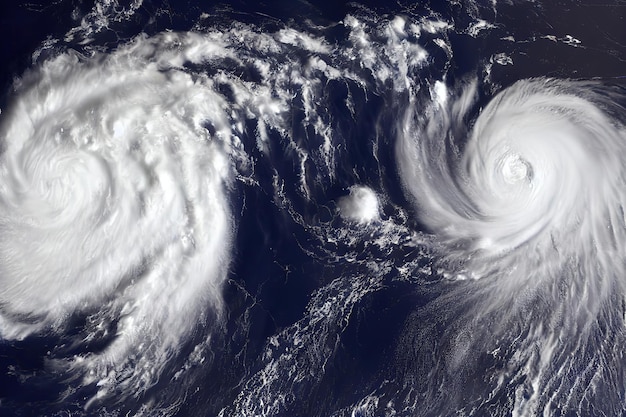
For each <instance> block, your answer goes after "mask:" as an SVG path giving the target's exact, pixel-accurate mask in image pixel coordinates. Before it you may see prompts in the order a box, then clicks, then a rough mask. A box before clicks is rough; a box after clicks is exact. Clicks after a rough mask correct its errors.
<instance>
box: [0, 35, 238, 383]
mask: <svg viewBox="0 0 626 417" xmlns="http://www.w3.org/2000/svg"><path fill="white" fill-rule="evenodd" d="M168 39H169V38H166V39H157V40H154V42H155V43H154V44H152V43H150V42H145V41H144V40H142V39H139V40H138V41H137V43H135V44H131V45H130V46H129V47H128V49H120V50H119V51H117V52H115V53H113V54H111V55H109V56H101V57H98V56H96V57H94V58H90V59H85V58H82V57H80V56H78V55H77V54H74V53H71V52H70V53H64V54H61V55H59V56H58V57H56V58H54V59H51V60H49V61H47V62H46V63H45V64H44V65H43V66H42V67H41V68H40V69H38V70H36V71H33V72H31V73H29V74H27V75H26V76H25V77H24V78H23V79H22V80H20V82H19V83H18V86H17V93H18V94H16V97H17V98H16V99H15V101H14V102H13V103H12V105H11V107H10V110H9V111H8V112H6V113H3V117H5V120H4V121H3V125H2V126H3V127H2V132H1V138H2V144H3V149H2V156H1V161H0V177H1V178H0V184H1V185H0V227H1V228H2V233H1V236H0V260H1V262H0V264H1V265H2V270H1V271H0V280H1V283H0V285H1V286H2V288H3V291H2V292H0V297H1V298H0V332H1V335H2V337H3V338H5V339H22V338H24V337H26V336H28V335H29V334H32V333H34V332H44V331H46V332H48V331H51V332H56V331H57V330H61V331H62V329H63V326H64V325H65V323H66V322H67V320H68V318H70V316H72V315H76V314H82V315H87V316H88V317H89V319H88V323H89V326H88V328H87V331H86V334H85V335H84V342H88V341H89V340H91V339H95V338H98V337H103V336H105V335H106V332H107V331H116V333H117V335H116V337H115V338H114V340H113V341H112V342H111V343H110V344H108V346H107V347H106V349H105V350H104V351H102V352H94V353H92V354H90V355H88V356H84V355H83V356H80V357H76V358H75V359H74V360H73V361H72V362H73V366H78V367H80V368H83V369H85V370H88V371H89V372H88V373H87V374H86V375H89V380H90V381H94V382H98V386H100V387H101V392H100V393H101V394H106V390H107V389H108V388H107V387H110V386H113V385H114V383H121V384H122V386H126V387H127V388H130V390H129V392H132V393H134V394H137V393H138V392H140V391H141V390H142V389H145V388H148V387H149V386H150V385H151V384H154V383H155V381H156V379H157V378H158V375H159V373H160V372H161V368H162V367H163V366H164V364H165V363H166V360H167V358H168V357H171V356H172V355H174V354H176V350H177V349H178V346H179V345H180V343H181V340H184V339H181V338H182V337H183V336H185V335H187V334H188V333H190V332H191V331H192V330H193V329H196V328H197V326H198V324H199V322H201V321H202V320H205V321H206V320H207V317H211V316H212V317H215V318H216V319H217V318H219V314H220V313H219V312H220V303H221V295H220V291H221V290H220V288H221V284H222V282H223V280H224V278H225V275H226V268H227V265H228V258H229V247H230V236H231V233H232V225H231V223H232V222H231V219H230V215H229V208H228V202H227V201H228V200H227V195H226V190H227V187H228V184H229V178H230V177H231V168H230V167H229V165H230V164H229V162H228V159H227V155H226V151H225V149H226V148H227V146H226V145H225V141H220V140H218V139H219V136H220V135H222V136H223V137H226V136H227V135H225V134H224V132H227V127H228V125H227V124H226V116H225V115H224V112H223V110H222V108H223V106H222V103H221V99H220V98H219V97H218V96H217V95H215V94H214V93H213V92H212V91H211V89H209V88H207V87H206V86H204V85H203V84H202V81H201V80H199V79H194V78H193V77H192V76H191V75H189V74H187V73H185V72H183V71H179V70H177V69H176V68H174V67H175V65H174V64H172V63H171V62H168V61H167V56H166V55H165V54H163V53H162V52H161V53H160V54H159V55H158V58H159V59H156V58H155V55H154V53H155V52H154V51H155V44H159V45H161V46H163V47H164V48H166V49H167V47H168ZM206 124H210V125H211V126H213V127H214V129H215V132H216V133H215V135H213V136H211V135H210V134H209V131H208V129H206V127H205V125H206ZM225 126H226V127H225ZM113 324H114V325H115V327H112V325H113ZM209 324H210V323H209ZM129 361H130V362H132V363H133V365H132V366H126V363H127V362H129ZM116 386H117V385H116Z"/></svg>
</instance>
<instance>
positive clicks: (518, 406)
mask: <svg viewBox="0 0 626 417" xmlns="http://www.w3.org/2000/svg"><path fill="white" fill-rule="evenodd" d="M475 94H476V85H475V83H471V82H470V83H467V84H466V85H464V86H463V87H462V89H461V91H460V92H459V93H458V94H457V95H456V96H454V95H452V93H449V92H448V91H447V90H446V89H445V88H443V87H440V88H438V89H436V100H435V101H434V102H433V104H432V106H431V108H430V109H429V110H428V111H427V112H425V113H422V114H420V115H416V114H413V113H411V112H409V114H408V115H407V117H406V119H405V120H404V121H403V123H402V125H401V132H402V133H401V135H402V141H400V142H399V145H398V155H399V157H400V158H401V164H402V165H401V166H402V172H403V180H404V184H405V188H406V190H407V192H409V194H410V195H411V197H412V199H413V200H414V204H415V206H416V208H417V210H418V211H419V212H420V219H421V220H422V222H423V223H424V224H425V225H426V226H427V227H428V228H429V229H430V230H432V231H433V232H435V233H436V234H437V236H438V237H439V238H440V239H441V244H442V245H443V247H444V248H445V249H443V250H444V251H445V254H444V255H443V258H444V259H445V260H446V261H445V263H446V264H447V265H450V266H453V268H451V269H449V272H448V273H447V275H448V276H447V278H448V279H451V280H472V281H475V283H476V285H474V286H473V288H472V289H471V290H468V289H465V291H468V292H469V294H468V295H470V296H471V298H475V299H474V300H473V303H475V305H474V306H472V307H471V308H472V309H473V310H474V309H475V310H476V315H475V316H474V317H483V316H487V317H489V319H488V321H487V323H488V324H485V323H482V324H481V326H484V328H483V329H476V330H475V331H474V332H473V333H474V334H473V335H472V336H469V337H468V338H466V339H465V340H464V341H463V344H462V346H463V349H462V350H461V351H460V352H458V353H457V354H458V355H459V356H460V357H463V356H465V355H466V354H467V352H466V350H467V349H470V345H471V344H473V343H477V344H478V345H479V346H481V347H482V348H483V349H484V350H485V351H489V350H491V351H492V352H497V351H499V350H500V347H499V346H493V338H494V335H496V337H503V336H504V335H508V334H509V333H515V332H525V333H526V334H524V338H525V339H526V340H525V341H524V342H523V343H520V344H519V346H517V347H516V349H517V351H516V352H515V354H514V358H515V359H514V360H515V362H516V363H521V364H523V368H521V369H520V370H518V371H517V372H520V373H521V374H522V375H524V377H525V378H528V379H529V385H528V386H527V387H525V388H522V387H519V388H518V391H517V395H516V397H515V404H514V408H513V415H538V414H541V413H544V414H545V412H548V413H551V412H553V407H562V406H563V402H565V404H567V402H568V401H572V399H573V398H576V400H578V398H577V395H576V394H577V393H579V392H580V393H579V395H582V396H583V397H584V395H588V394H587V393H586V391H587V390H588V389H589V385H592V386H595V385H596V384H599V383H600V381H603V380H606V379H612V378H617V379H621V378H622V375H621V373H620V372H619V371H617V370H615V369H611V367H606V368H605V367H602V366H601V367H598V368H596V369H594V370H593V372H592V371H591V370H589V371H587V370H586V371H587V372H582V373H580V374H578V375H577V376H576V378H577V379H576V384H575V385H574V386H573V387H572V388H571V391H570V393H569V395H568V397H566V399H560V398H559V395H558V394H557V392H558V390H557V389H556V388H555V387H559V386H560V385H562V384H563V383H564V380H566V378H568V377H571V376H570V375H568V374H569V373H574V372H572V371H571V369H572V368H574V369H576V366H575V364H574V363H575V361H576V360H577V355H580V354H581V353H583V352H584V353H587V354H589V355H590V358H589V359H587V360H590V361H591V362H592V363H593V362H595V361H597V362H598V363H602V364H603V363H614V362H616V361H618V362H619V360H620V359H619V358H620V355H621V353H620V349H619V348H616V346H615V343H616V341H615V339H614V338H615V337H617V336H618V335H619V333H617V334H611V332H608V331H606V330H604V331H600V329H597V328H596V325H597V322H598V320H608V321H609V322H614V323H623V320H624V316H623V303H624V294H625V293H624V280H623V276H624V274H623V272H622V269H621V268H622V265H623V264H624V262H623V253H624V250H623V248H622V245H623V243H624V235H623V233H624V230H625V224H624V221H625V218H624V212H623V193H622V192H621V188H622V184H623V178H624V174H623V172H622V171H623V167H622V165H623V164H622V163H621V160H622V156H621V155H623V146H624V143H626V142H625V140H624V139H625V138H626V137H625V134H626V130H625V129H624V124H623V115H624V107H623V104H622V103H624V90H623V88H622V87H617V86H606V85H603V84H601V83H597V82H586V81H575V80H556V79H549V78H536V79H529V80H522V81H518V82H516V83H515V84H513V85H512V86H510V87H508V88H507V89H505V90H503V91H502V92H500V93H498V94H497V95H496V96H494V97H493V98H491V99H490V101H489V103H488V104H487V105H486V106H485V107H484V108H482V109H481V110H480V112H479V113H478V115H477V116H476V117H475V118H474V119H473V120H472V119H470V120H468V116H467V113H468V111H469V109H470V108H471V105H472V103H473V102H474V101H475ZM459 136H460V138H459ZM465 137H467V140H465V139H464V138H465ZM459 139H461V140H459ZM458 143H463V148H461V147H460V146H459V145H458ZM433 173H434V174H433ZM539 302H541V303H548V304H549V305H550V306H551V309H550V313H549V314H547V313H546V312H543V313H542V315H543V317H541V318H539V317H537V318H536V322H533V321H532V318H534V317H533V313H532V312H531V311H529V305H531V306H532V305H534V304H535V303H539ZM520 316H527V319H529V320H531V321H530V325H529V326H528V327H527V328H526V329H523V328H522V329H520V328H516V327H517V326H515V325H514V323H517V322H519V320H520ZM481 320H482V318H481ZM472 327H473V326H472ZM512 327H513V328H514V329H515V330H511V328H512ZM485 332H487V333H485ZM598 332H599V334H598ZM520 334H523V333H520ZM509 336H510V335H509ZM594 338H599V340H597V341H596V342H595V343H593V344H592V345H591V346H593V348H591V347H590V346H589V344H590V343H591V341H592V340H593V339H594ZM481 339H482V340H481ZM485 339H486V340H485ZM485 341H487V343H486V344H485ZM483 344H485V345H484V346H483ZM568 345H569V346H568ZM489 346H491V348H489ZM513 346H515V345H513ZM471 349H475V347H471ZM492 349H493V350H492ZM570 349H571V350H570ZM586 350H589V352H585V351H586ZM566 352H567V353H566ZM570 352H571V353H570ZM574 352H576V353H574ZM494 354H496V353H494ZM458 360H459V358H456V359H455V361H458ZM570 362H574V363H570ZM557 364H558V365H557ZM554 367H556V369H554ZM616 371H617V372H616ZM547 393H552V394H551V395H546V394H547ZM556 404H558V406H557V405H556ZM581 415H582V413H581Z"/></svg>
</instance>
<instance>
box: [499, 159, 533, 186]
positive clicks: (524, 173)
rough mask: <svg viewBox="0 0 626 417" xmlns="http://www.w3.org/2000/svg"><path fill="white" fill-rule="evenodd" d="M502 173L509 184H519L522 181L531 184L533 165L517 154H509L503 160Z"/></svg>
mask: <svg viewBox="0 0 626 417" xmlns="http://www.w3.org/2000/svg"><path fill="white" fill-rule="evenodd" d="M500 172H501V173H502V176H503V177H504V181H506V182H507V183H509V184H517V183H519V182H521V181H526V182H528V183H530V182H531V181H532V179H533V168H532V165H530V163H529V162H528V161H526V160H525V159H524V158H522V157H521V156H519V155H516V154H509V155H507V156H505V157H504V158H503V160H502V164H501V168H500Z"/></svg>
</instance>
